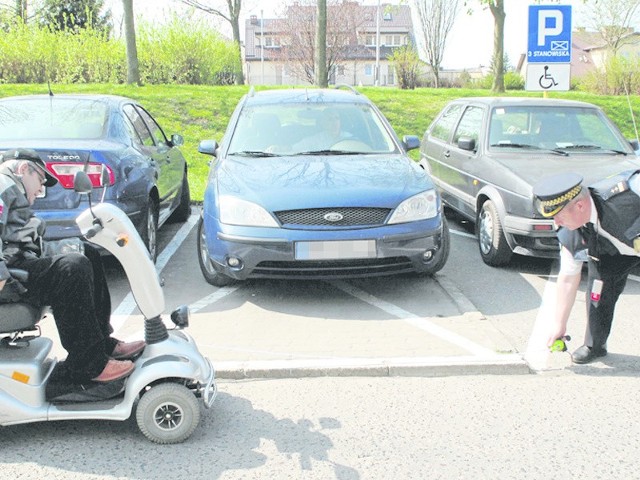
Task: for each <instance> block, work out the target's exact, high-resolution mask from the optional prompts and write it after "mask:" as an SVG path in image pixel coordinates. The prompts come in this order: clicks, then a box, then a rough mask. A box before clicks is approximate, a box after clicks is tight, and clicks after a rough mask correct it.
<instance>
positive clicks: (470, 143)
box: [458, 135, 476, 152]
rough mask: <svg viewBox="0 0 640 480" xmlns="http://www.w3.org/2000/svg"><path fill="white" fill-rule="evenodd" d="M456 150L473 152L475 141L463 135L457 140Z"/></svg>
mask: <svg viewBox="0 0 640 480" xmlns="http://www.w3.org/2000/svg"><path fill="white" fill-rule="evenodd" d="M458 148H461V149H462V150H468V151H469V152H473V151H475V149H476V141H475V139H473V138H471V137H466V136H464V135H463V136H461V137H460V138H459V139H458Z"/></svg>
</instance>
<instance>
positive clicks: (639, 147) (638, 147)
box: [629, 139, 640, 152]
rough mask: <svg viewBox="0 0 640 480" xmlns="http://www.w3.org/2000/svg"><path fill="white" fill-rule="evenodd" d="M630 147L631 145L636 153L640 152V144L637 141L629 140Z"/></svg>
mask: <svg viewBox="0 0 640 480" xmlns="http://www.w3.org/2000/svg"><path fill="white" fill-rule="evenodd" d="M629 145H631V148H633V151H634V152H637V151H638V150H640V142H638V140H636V139H632V140H629Z"/></svg>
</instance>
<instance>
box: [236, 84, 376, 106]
mask: <svg viewBox="0 0 640 480" xmlns="http://www.w3.org/2000/svg"><path fill="white" fill-rule="evenodd" d="M244 102H245V105H271V104H274V103H279V104H282V103H361V104H371V101H370V100H369V99H368V98H367V97H366V96H364V95H363V94H361V93H360V92H358V91H356V90H355V89H337V88H289V89H274V90H260V91H254V90H251V91H250V92H249V93H247V94H246V95H245V100H244Z"/></svg>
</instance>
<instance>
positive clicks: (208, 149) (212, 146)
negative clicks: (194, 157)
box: [198, 140, 218, 157]
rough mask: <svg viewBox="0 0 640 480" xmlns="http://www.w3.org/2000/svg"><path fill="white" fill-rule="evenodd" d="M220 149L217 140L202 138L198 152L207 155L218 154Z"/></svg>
mask: <svg viewBox="0 0 640 480" xmlns="http://www.w3.org/2000/svg"><path fill="white" fill-rule="evenodd" d="M217 150H218V142H216V141H215V140H202V141H201V142H200V144H199V145H198V152H200V153H204V154H205V155H211V156H214V157H215V156H216V154H217V153H216V151H217Z"/></svg>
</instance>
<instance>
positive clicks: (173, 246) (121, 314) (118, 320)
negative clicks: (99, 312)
mask: <svg viewBox="0 0 640 480" xmlns="http://www.w3.org/2000/svg"><path fill="white" fill-rule="evenodd" d="M198 216H199V215H197V214H192V215H191V216H190V217H189V219H188V220H187V221H186V222H185V223H184V225H182V227H180V230H178V232H177V233H176V234H175V235H174V236H173V238H172V239H171V241H170V242H169V243H168V244H167V246H166V247H165V248H164V249H163V250H162V252H161V253H160V255H158V258H157V260H156V270H157V271H158V273H160V272H162V270H163V269H164V267H166V265H167V263H169V260H170V259H171V257H172V256H173V255H174V254H175V253H176V252H177V251H178V249H179V248H180V245H182V242H184V240H185V239H186V238H187V236H188V235H189V233H190V232H191V230H192V229H193V227H194V225H195V224H196V223H197V222H198ZM136 308H137V305H136V302H135V299H134V298H133V294H132V293H131V292H129V293H128V294H127V296H126V297H125V298H124V299H123V300H122V301H121V302H120V304H119V305H118V307H117V308H116V309H115V310H114V311H113V313H112V314H111V326H112V327H113V330H114V332H117V331H118V330H119V329H120V328H122V325H124V323H125V322H126V321H127V319H128V318H129V316H130V315H131V314H132V313H133V312H134V311H135V309H136Z"/></svg>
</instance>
